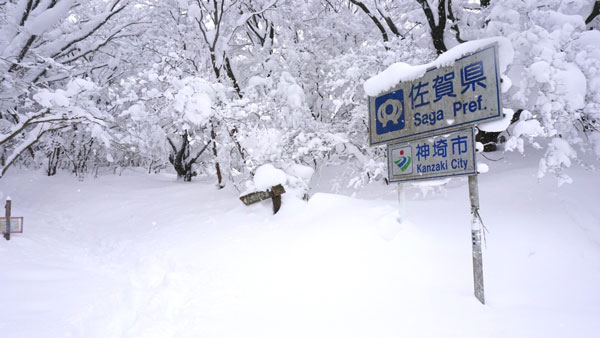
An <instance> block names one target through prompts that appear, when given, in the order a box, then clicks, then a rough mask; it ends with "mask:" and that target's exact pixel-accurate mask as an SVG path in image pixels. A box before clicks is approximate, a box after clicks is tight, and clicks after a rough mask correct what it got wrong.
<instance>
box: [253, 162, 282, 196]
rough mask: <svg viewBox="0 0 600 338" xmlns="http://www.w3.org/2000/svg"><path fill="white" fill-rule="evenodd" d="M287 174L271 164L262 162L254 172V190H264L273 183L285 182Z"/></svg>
mask: <svg viewBox="0 0 600 338" xmlns="http://www.w3.org/2000/svg"><path fill="white" fill-rule="evenodd" d="M286 181H287V175H286V174H285V172H284V171H283V170H281V169H277V168H275V167H274V166H273V165H272V164H270V163H267V164H263V165H261V166H260V167H258V168H257V169H256V173H255V174H254V180H253V183H254V187H255V188H256V190H266V189H269V188H271V187H272V186H274V185H278V184H285V182H286Z"/></svg>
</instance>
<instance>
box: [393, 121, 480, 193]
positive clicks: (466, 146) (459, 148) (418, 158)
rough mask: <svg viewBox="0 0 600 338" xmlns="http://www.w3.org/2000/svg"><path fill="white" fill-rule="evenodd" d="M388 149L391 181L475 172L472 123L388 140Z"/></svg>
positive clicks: (471, 173)
mask: <svg viewBox="0 0 600 338" xmlns="http://www.w3.org/2000/svg"><path fill="white" fill-rule="evenodd" d="M387 149H388V152H387V155H388V178H389V181H390V182H403V181H412V180H424V179H434V178H444V177H453V176H462V175H474V174H475V173H476V172H477V163H476V162H475V152H476V151H475V134H474V129H473V128H472V127H470V128H467V129H462V130H458V131H453V132H450V133H447V134H443V135H435V136H426V137H423V138H419V139H414V140H411V141H408V142H402V143H397V144H389V145H388V148H387Z"/></svg>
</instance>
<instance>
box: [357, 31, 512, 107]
mask: <svg viewBox="0 0 600 338" xmlns="http://www.w3.org/2000/svg"><path fill="white" fill-rule="evenodd" d="M493 43H498V46H499V48H498V53H499V55H500V56H499V63H500V65H499V66H500V73H504V72H505V71H506V68H507V67H508V65H509V64H511V63H512V61H513V58H514V54H515V52H514V49H513V47H512V44H511V43H510V40H508V39H507V38H504V37H493V38H487V39H481V40H473V41H468V42H465V43H463V44H460V45H458V46H456V47H454V48H452V49H450V50H449V51H447V52H445V53H444V54H442V55H440V56H439V57H438V58H437V59H436V60H435V61H432V62H430V63H427V64H423V65H416V66H411V65H409V64H406V63H403V62H398V63H394V64H392V65H391V66H389V67H388V68H387V69H386V70H384V71H383V72H381V73H379V74H377V75H375V76H373V77H371V78H370V79H368V80H367V81H365V84H364V86H363V87H364V89H365V92H366V93H367V95H369V96H377V95H379V94H380V93H382V92H384V91H387V90H390V89H392V88H393V87H394V86H396V85H397V84H398V83H400V82H404V81H411V80H414V79H417V78H419V77H421V76H423V75H424V74H425V72H427V69H430V68H432V67H436V68H440V67H445V66H449V65H451V64H453V63H454V61H456V60H457V59H460V58H461V57H463V56H465V55H467V54H469V53H473V52H475V51H477V50H479V49H482V48H483V47H487V46H489V45H491V44H493Z"/></svg>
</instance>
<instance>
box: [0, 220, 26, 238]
mask: <svg viewBox="0 0 600 338" xmlns="http://www.w3.org/2000/svg"><path fill="white" fill-rule="evenodd" d="M8 219H10V233H11V234H14V233H23V217H10V218H8ZM6 224H7V218H6V217H0V233H2V234H3V233H5V232H6Z"/></svg>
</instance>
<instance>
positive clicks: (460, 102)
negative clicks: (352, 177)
mask: <svg viewBox="0 0 600 338" xmlns="http://www.w3.org/2000/svg"><path fill="white" fill-rule="evenodd" d="M501 117H502V109H501V105H500V72H499V70H498V53H497V46H496V45H495V44H494V45H491V46H489V47H486V48H484V49H481V50H479V51H477V52H475V53H473V54H470V55H467V56H464V57H462V58H461V59H458V60H456V62H455V63H454V64H453V65H451V66H446V67H440V68H431V69H429V70H428V71H427V72H426V73H425V75H423V76H422V77H421V78H419V79H416V80H413V81H407V82H401V83H399V84H398V85H397V86H396V87H395V88H393V89H392V90H391V91H389V92H387V93H384V94H382V95H380V96H377V97H369V144H370V145H372V146H373V145H378V144H386V143H390V142H391V141H400V140H402V139H404V140H408V139H410V138H415V137H419V136H425V135H431V134H434V133H443V132H446V131H451V130H457V129H460V128H464V127H466V126H470V125H474V124H476V123H478V122H482V121H488V120H493V119H498V118H501Z"/></svg>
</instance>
